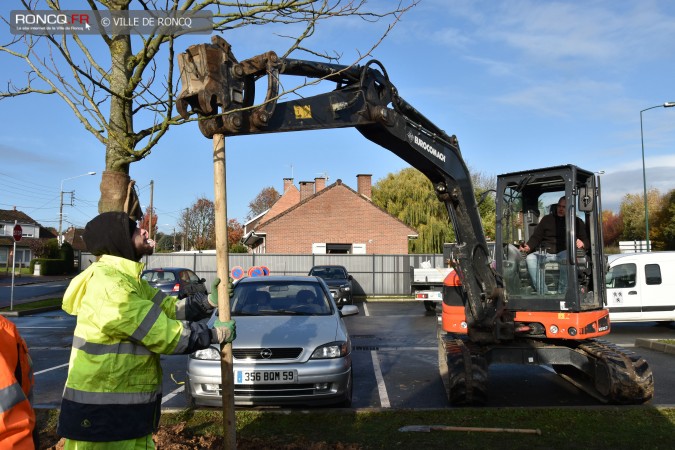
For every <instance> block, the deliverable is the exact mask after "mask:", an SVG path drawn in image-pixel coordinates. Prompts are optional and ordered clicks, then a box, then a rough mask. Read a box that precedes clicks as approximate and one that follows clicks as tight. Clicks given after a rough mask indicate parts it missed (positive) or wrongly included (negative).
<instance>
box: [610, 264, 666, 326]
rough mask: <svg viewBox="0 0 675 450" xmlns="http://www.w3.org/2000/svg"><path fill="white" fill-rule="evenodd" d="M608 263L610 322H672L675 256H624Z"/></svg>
mask: <svg viewBox="0 0 675 450" xmlns="http://www.w3.org/2000/svg"><path fill="white" fill-rule="evenodd" d="M608 260H609V272H607V276H606V279H605V283H606V286H607V307H608V308H609V317H610V320H611V321H612V322H651V321H671V320H675V252H648V253H626V254H620V255H610V256H609V257H608Z"/></svg>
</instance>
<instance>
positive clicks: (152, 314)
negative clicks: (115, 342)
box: [130, 295, 164, 342]
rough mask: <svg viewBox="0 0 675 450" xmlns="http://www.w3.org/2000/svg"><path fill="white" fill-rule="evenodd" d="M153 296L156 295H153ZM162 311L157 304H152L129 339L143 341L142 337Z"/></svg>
mask: <svg viewBox="0 0 675 450" xmlns="http://www.w3.org/2000/svg"><path fill="white" fill-rule="evenodd" d="M155 297H157V296H156V295H155ZM163 313H164V312H163V311H162V308H161V307H160V306H159V305H158V304H154V305H152V308H150V311H148V313H147V314H146V315H145V317H144V318H143V321H142V322H141V324H140V325H139V326H138V328H137V329H136V331H134V332H133V334H132V335H131V336H130V339H131V340H133V341H136V342H141V341H143V338H144V337H145V336H146V335H147V334H148V333H149V332H150V330H151V329H152V326H153V325H154V324H155V322H157V318H158V317H159V316H160V315H162V314H163Z"/></svg>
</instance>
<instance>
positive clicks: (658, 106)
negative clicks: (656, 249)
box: [640, 102, 675, 251]
mask: <svg viewBox="0 0 675 450" xmlns="http://www.w3.org/2000/svg"><path fill="white" fill-rule="evenodd" d="M673 106H675V102H666V103H664V104H662V105H656V106H650V107H649V108H645V109H643V110H642V111H640V141H641V142H642V183H643V184H644V197H645V247H646V248H647V251H649V206H648V205H647V171H646V170H645V138H644V132H643V130H642V113H643V112H645V111H649V110H650V109H654V108H671V107H673Z"/></svg>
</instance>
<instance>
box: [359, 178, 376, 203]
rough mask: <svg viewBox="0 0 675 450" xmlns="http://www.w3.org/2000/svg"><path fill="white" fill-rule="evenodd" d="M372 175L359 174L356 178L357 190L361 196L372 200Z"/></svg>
mask: <svg viewBox="0 0 675 450" xmlns="http://www.w3.org/2000/svg"><path fill="white" fill-rule="evenodd" d="M372 177H373V176H372V175H370V174H359V175H357V176H356V186H357V188H356V190H357V192H358V193H359V194H361V195H363V196H364V197H366V198H368V200H370V198H371V197H372V195H373V194H372Z"/></svg>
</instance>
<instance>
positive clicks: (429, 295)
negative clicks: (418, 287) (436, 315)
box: [415, 291, 443, 302]
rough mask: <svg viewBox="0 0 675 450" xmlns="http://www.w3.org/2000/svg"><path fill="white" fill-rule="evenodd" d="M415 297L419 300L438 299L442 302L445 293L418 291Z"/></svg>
mask: <svg viewBox="0 0 675 450" xmlns="http://www.w3.org/2000/svg"><path fill="white" fill-rule="evenodd" d="M415 297H416V298H417V299H418V300H436V301H439V302H440V301H442V300H443V293H442V292H437V291H426V292H418V293H417V294H416V295H415Z"/></svg>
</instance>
